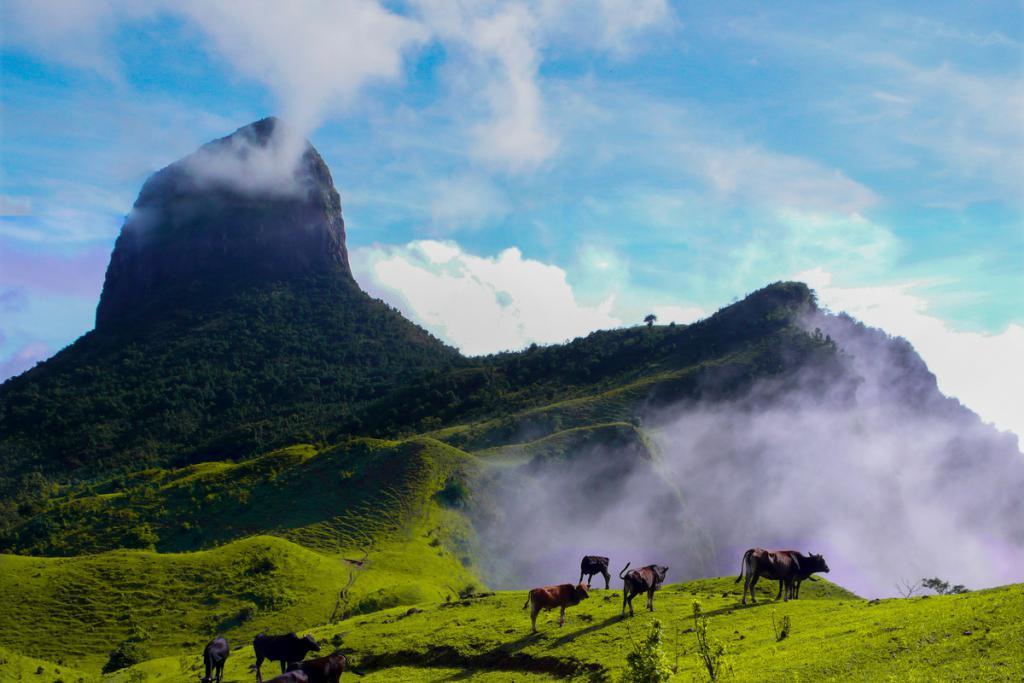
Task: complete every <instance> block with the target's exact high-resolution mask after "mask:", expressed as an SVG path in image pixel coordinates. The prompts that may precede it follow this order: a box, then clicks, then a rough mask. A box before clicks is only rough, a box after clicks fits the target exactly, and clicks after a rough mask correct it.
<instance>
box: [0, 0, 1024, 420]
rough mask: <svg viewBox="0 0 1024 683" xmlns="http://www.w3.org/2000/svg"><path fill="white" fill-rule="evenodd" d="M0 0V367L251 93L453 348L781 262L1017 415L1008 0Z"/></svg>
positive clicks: (81, 285) (1019, 244)
mask: <svg viewBox="0 0 1024 683" xmlns="http://www.w3.org/2000/svg"><path fill="white" fill-rule="evenodd" d="M820 4H821V3H819V5H820ZM0 7H2V13H3V14H2V21H0V24H2V25H3V27H4V28H3V29H2V36H0V78H2V81H0V209H2V211H0V214H2V216H0V375H2V376H7V375H10V374H15V373H17V372H20V371H22V370H24V369H25V368H27V367H30V366H31V364H32V363H34V362H35V361H36V360H38V359H40V358H43V357H46V356H48V355H50V354H52V353H54V352H55V351H57V350H59V349H60V348H61V347H63V346H64V345H66V344H68V343H69V342H71V341H72V340H74V339H75V338H76V337H77V336H79V335H80V334H82V333H84V332H85V331H87V330H88V329H90V328H91V326H92V321H93V315H94V312H95V304H96V301H97V299H98V296H99V291H100V287H101V286H102V279H103V272H104V269H105V266H106V260H107V257H108V256H109V251H110V249H111V246H112V244H113V240H114V239H115V237H116V236H117V233H118V230H119V228H120V224H121V222H122V220H123V216H124V214H125V213H126V212H127V211H128V210H129V209H130V207H131V203H132V201H133V200H134V197H135V194H136V193H137V192H138V189H139V187H140V185H141V183H142V182H143V181H144V180H145V178H146V177H147V176H148V175H149V174H150V173H152V172H153V171H155V170H157V169H159V168H160V167H162V166H164V165H166V164H168V163H170V162H172V161H174V160H175V159H177V158H179V157H181V156H184V155H185V154H187V153H189V152H191V151H192V150H193V149H194V148H195V147H197V146H198V145H200V144H202V143H203V142H206V141H208V140H210V139H212V138H214V137H219V136H222V135H225V134H227V133H229V132H231V131H233V130H234V129H236V128H238V127H240V126H242V125H245V124H246V123H248V122H250V121H252V120H255V119H257V118H260V117H262V116H265V115H268V114H278V115H281V116H284V117H286V119H287V120H288V121H290V122H291V123H292V124H293V125H295V126H297V127H298V128H299V129H300V130H301V131H302V132H303V133H304V134H306V135H307V137H309V139H310V140H311V141H312V142H313V144H314V145H316V147H317V148H318V149H319V150H320V152H321V153H322V154H323V155H324V157H325V158H326V160H327V162H328V164H329V165H330V167H331V170H332V172H333V174H334V178H335V183H336V185H337V186H338V189H339V191H340V192H341V195H342V203H343V207H344V213H345V218H346V222H347V226H348V240H349V248H350V251H351V254H352V260H353V263H354V265H355V269H356V274H357V278H358V279H359V280H360V282H361V284H363V286H364V287H365V288H366V289H368V290H369V291H371V292H373V293H374V294H376V295H379V296H382V297H383V298H385V299H387V300H389V301H391V302H392V303H394V304H395V305H397V306H399V307H400V308H401V309H402V310H403V311H405V312H406V313H407V314H408V315H409V316H410V317H413V318H414V319H416V320H417V321H419V322H421V323H422V324H424V325H426V326H427V327H429V328H430V329H431V330H432V331H434V332H435V333H436V334H438V335H440V336H442V337H444V338H445V339H446V340H448V341H450V342H452V343H454V344H456V345H458V346H460V347H461V348H463V349H464V350H466V351H467V352H470V353H482V352H488V351H493V350H497V349H500V348H519V347H522V346H524V345H526V344H528V343H531V342H534V341H537V342H541V343H550V342H557V341H561V340H564V339H566V338H571V337H573V336H576V335H579V334H585V333H586V332H588V331H589V330H591V329H595V328H599V327H610V326H617V325H628V324H635V323H637V322H639V321H640V320H641V319H642V318H643V316H644V315H645V314H646V313H648V312H650V311H654V312H656V313H657V314H658V315H659V317H660V319H661V320H663V321H666V322H667V321H668V320H671V319H676V320H678V321H680V322H686V321H689V320H693V319H695V318H699V317H701V316H702V315H706V314H708V313H710V312H713V311H714V310H716V309H717V308H719V307H720V306H722V305H725V304H728V303H729V302H731V301H732V300H734V299H735V298H737V297H742V296H743V295H744V294H746V293H748V292H750V291H753V290H754V289H757V288H759V287H761V286H763V285H764V284H766V283H768V282H771V281H774V280H779V279H788V278H797V277H799V278H802V279H805V280H807V281H808V282H809V283H810V284H811V285H812V286H815V287H816V288H817V289H818V291H819V295H820V297H821V300H822V301H823V303H825V304H826V305H828V306H830V307H832V308H833V309H836V310H840V309H845V310H849V311H850V312H851V313H853V314H854V315H856V316H857V317H859V318H861V319H863V320H865V321H866V322H869V323H871V324H875V325H879V326H882V327H884V328H885V329H887V330H888V331H890V332H892V333H894V334H899V335H902V336H905V337H907V338H908V339H910V341H911V342H913V343H914V345H915V347H916V348H918V350H919V351H920V352H921V354H922V355H923V357H924V358H925V360H926V361H927V362H928V363H929V366H930V367H931V368H932V370H933V371H934V372H935V373H936V374H937V376H938V377H939V381H940V386H942V388H943V389H944V390H945V391H946V392H947V393H949V394H953V395H956V396H958V397H959V398H961V399H962V400H964V402H965V403H967V404H968V405H969V406H971V407H972V408H974V409H975V410H976V411H978V412H979V413H980V414H981V415H982V416H983V417H984V418H985V419H987V420H990V421H994V422H995V423H996V424H997V425H998V426H1000V427H1002V428H1004V429H1014V430H1015V431H1016V432H1017V433H1018V434H1020V433H1022V432H1024V423H1022V422H1021V420H1022V419H1024V418H1021V417H1020V415H1019V414H1024V410H1021V400H1020V397H1019V386H1017V385H1019V378H1020V377H1021V376H1024V365H1022V361H1021V360H1020V359H1021V357H1024V353H1022V352H1024V295H1022V294H1021V292H1024V217H1022V201H1024V193H1022V190H1024V161H1022V160H1024V156H1022V152H1024V129H1022V124H1021V122H1020V119H1021V118H1022V116H1021V113H1022V112H1024V51H1022V41H1024V9H1022V5H1021V4H1020V3H1009V2H1008V3H998V2H986V3H941V2H928V3H902V4H897V3H891V2H886V3H871V2H858V3H848V4H836V3H829V4H828V6H827V7H823V6H808V5H807V3H779V2H771V3H767V2H766V3H728V2H726V3H721V2H707V3H701V2H689V3H679V4H674V3H664V2H659V1H658V0H644V1H643V2H627V1H625V0H594V1H593V2H579V3H573V4H571V5H569V4H567V3H554V2H545V1H544V0H536V1H525V0H524V1H522V2H505V3H486V2H473V3H469V2H466V3H460V2H454V1H452V2H429V1H422V2H421V1H414V2H385V3H378V2H376V0H362V1H358V2H357V1H354V0H351V1H346V2H326V1H320V0H309V1H308V2H303V3H290V4H284V3H280V4H275V3H270V2H267V3H263V2H254V3H249V4H244V5H243V4H241V3H233V2H230V1H228V0H209V1H206V2H200V1H199V0H185V1H183V2H174V3H172V2H162V1H157V2H147V3H143V2H137V1H134V0H111V1H109V2H101V1H96V2H83V3H74V2H54V1H52V0H45V1H44V0H35V1H33V2H21V1H12V0H0ZM1014 378H1016V380H1014ZM1014 382H1016V384H1017V385H1015V383H1014Z"/></svg>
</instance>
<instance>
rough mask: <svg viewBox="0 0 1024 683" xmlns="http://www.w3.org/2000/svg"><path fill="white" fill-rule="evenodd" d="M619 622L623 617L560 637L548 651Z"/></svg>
mask: <svg viewBox="0 0 1024 683" xmlns="http://www.w3.org/2000/svg"><path fill="white" fill-rule="evenodd" d="M619 621H622V617H620V616H619V615H618V614H616V615H614V616H611V617H608V618H607V619H605V620H604V621H599V622H597V623H596V624H591V625H590V626H587V627H586V628H581V629H579V630H578V631H573V632H572V633H566V634H565V635H564V636H560V637H558V638H556V639H555V640H553V641H551V644H550V645H548V649H549V650H550V649H551V648H555V647H562V646H563V645H565V644H566V643H571V642H572V641H574V640H576V639H577V638H579V637H580V636H585V635H587V634H588V633H593V632H594V631H600V630H601V629H603V628H608V627H609V626H611V625H612V624H614V623H617V622H619Z"/></svg>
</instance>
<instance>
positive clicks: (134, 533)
mask: <svg viewBox="0 0 1024 683" xmlns="http://www.w3.org/2000/svg"><path fill="white" fill-rule="evenodd" d="M472 463H473V458H472V457H471V456H469V455H467V454H465V453H462V452H461V451H458V450H456V449H454V448H452V447H450V446H447V445H445V444H442V443H440V442H438V441H435V440H433V439H427V438H421V439H413V440H409V441H403V442H397V441H381V440H376V439H353V440H350V441H347V442H345V443H343V444H341V445H339V446H335V447H332V448H326V449H323V450H319V451H318V450H317V449H316V448H314V447H313V446H309V445H305V446H293V447H290V448H286V449H281V450H278V451H274V452H271V453H268V454H266V455H262V456H259V457H256V458H252V459H249V460H246V461H243V462H241V463H237V464H234V463H223V462H209V463H202V464H197V465H192V466H189V467H185V468H181V469H172V470H165V469H159V468H157V469H149V470H144V471H141V472H138V473H136V474H134V475H130V476H126V477H119V478H117V479H115V480H113V481H107V482H104V483H101V484H99V485H97V486H95V487H90V488H87V489H81V490H78V491H76V492H75V494H76V495H73V496H70V497H67V498H57V499H55V500H54V501H53V503H52V505H51V506H50V507H49V508H48V509H46V510H45V511H43V512H41V513H39V514H37V515H36V516H34V517H33V518H31V519H30V520H28V521H27V522H25V523H23V524H21V525H19V526H16V527H14V528H13V529H11V530H10V532H9V534H8V541H7V543H8V544H9V548H10V549H11V550H13V551H16V552H19V553H29V554H41V555H77V554H82V553H95V552H101V551H105V550H112V549H116V548H142V549H155V550H158V551H160V552H182V551H188V550H198V549H203V548H209V547H212V546H215V545H219V544H221V543H224V542H226V541H231V540H234V539H238V538H243V537H246V536H250V535H253V534H273V535H277V536H281V537H284V538H288V539H289V540H292V541H295V542H296V543H299V544H301V545H304V546H306V547H308V548H313V549H318V550H322V551H326V552H331V551H337V550H340V549H357V548H363V547H366V548H369V547H372V546H373V545H374V544H375V543H379V542H381V541H383V540H386V539H389V538H391V537H392V536H394V535H395V534H398V533H399V532H400V531H401V530H403V529H406V528H409V527H410V526H411V525H415V524H417V523H419V522H420V521H421V518H422V517H423V516H424V515H425V514H426V512H427V508H428V506H429V504H430V502H431V499H432V496H433V495H434V494H435V493H436V492H437V491H439V490H440V489H441V488H442V487H443V486H444V484H445V482H446V481H447V479H448V477H449V476H452V474H453V473H455V472H457V471H461V470H463V469H466V468H471V467H472Z"/></svg>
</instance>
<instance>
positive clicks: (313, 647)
mask: <svg viewBox="0 0 1024 683" xmlns="http://www.w3.org/2000/svg"><path fill="white" fill-rule="evenodd" d="M302 641H303V642H304V643H305V645H306V648H307V649H308V650H309V651H310V652H320V643H318V642H316V638H314V637H313V634H312V633H307V634H306V637H305V638H303V639H302Z"/></svg>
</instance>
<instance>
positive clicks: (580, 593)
mask: <svg viewBox="0 0 1024 683" xmlns="http://www.w3.org/2000/svg"><path fill="white" fill-rule="evenodd" d="M575 593H576V599H577V600H586V599H587V598H589V597H590V593H588V592H587V587H586V586H585V585H584V584H582V583H581V584H579V585H578V586H576V589H575Z"/></svg>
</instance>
